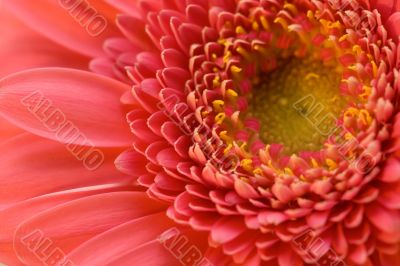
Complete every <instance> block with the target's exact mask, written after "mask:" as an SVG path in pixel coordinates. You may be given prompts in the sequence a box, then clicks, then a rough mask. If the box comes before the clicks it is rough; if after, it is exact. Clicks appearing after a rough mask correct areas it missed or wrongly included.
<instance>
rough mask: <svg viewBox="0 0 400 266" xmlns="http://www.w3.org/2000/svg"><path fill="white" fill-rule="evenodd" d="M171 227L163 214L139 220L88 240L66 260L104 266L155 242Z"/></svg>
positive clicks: (79, 263)
mask: <svg viewBox="0 0 400 266" xmlns="http://www.w3.org/2000/svg"><path fill="white" fill-rule="evenodd" d="M172 227H173V222H172V221H171V220H169V219H168V218H167V216H166V215H165V214H164V213H159V214H153V215H149V216H146V217H143V218H139V219H136V220H133V221H131V222H128V223H126V224H123V225H121V226H119V227H116V228H113V229H111V230H109V231H107V232H105V233H103V234H101V235H99V236H97V237H95V238H93V239H91V240H89V241H88V242H86V243H84V244H83V245H82V246H80V247H78V248H76V250H74V251H73V252H72V253H71V254H69V255H68V259H70V260H71V261H73V262H74V263H76V264H78V265H86V264H89V263H91V264H96V265H100V264H102V265H105V264H107V263H110V262H111V261H112V260H113V259H114V258H115V257H116V256H119V255H120V254H124V253H125V252H127V251H129V250H132V248H135V247H138V246H140V245H142V244H144V243H146V242H148V241H152V240H156V239H157V238H158V237H159V236H160V235H161V234H162V232H163V231H164V230H167V229H169V228H172ZM132 232H135V233H132Z"/></svg>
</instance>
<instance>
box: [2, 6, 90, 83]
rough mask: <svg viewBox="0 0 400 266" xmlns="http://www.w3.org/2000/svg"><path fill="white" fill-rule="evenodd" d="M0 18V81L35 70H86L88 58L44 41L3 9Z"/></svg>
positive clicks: (46, 40) (43, 38) (44, 39)
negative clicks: (61, 68)
mask: <svg viewBox="0 0 400 266" xmlns="http://www.w3.org/2000/svg"><path fill="white" fill-rule="evenodd" d="M0 17H1V23H0V36H1V38H0V58H1V60H2V62H3V63H2V65H1V68H0V78H2V77H5V76H6V75H10V74H12V73H15V72H18V71H22V70H26V69H29V68H35V67H73V68H76V69H87V68H88V64H89V58H87V57H85V56H82V55H80V54H78V53H75V52H73V51H70V50H69V49H66V48H65V47H62V46H60V45H58V44H56V43H55V42H52V41H50V40H48V39H46V38H45V37H43V36H41V35H40V34H39V33H37V32H35V31H33V30H32V29H30V28H28V27H27V26H26V25H24V24H23V23H22V22H20V21H18V20H17V19H16V18H15V17H14V16H13V15H11V14H9V12H7V11H6V10H5V9H4V8H0Z"/></svg>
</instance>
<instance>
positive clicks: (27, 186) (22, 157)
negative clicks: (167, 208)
mask: <svg viewBox="0 0 400 266" xmlns="http://www.w3.org/2000/svg"><path fill="white" fill-rule="evenodd" d="M74 148H76V151H80V154H84V156H83V157H80V156H74V153H73V152H72V150H69V148H68V146H65V145H63V144H60V143H57V142H55V141H52V140H47V139H43V138H40V137H37V136H33V135H30V134H23V135H21V136H19V137H16V138H14V139H12V140H10V141H8V142H6V143H4V144H2V145H0V209H3V208H5V207H7V206H10V205H11V204H13V203H17V202H19V201H21V200H25V199H28V198H32V197H35V196H40V195H44V194H48V193H52V192H57V191H62V190H67V189H74V188H79V187H85V186H93V185H101V184H112V183H124V182H125V183H128V182H129V181H130V180H131V178H129V177H128V176H126V175H124V174H121V173H120V172H118V171H117V170H116V169H115V167H114V159H115V157H116V156H118V153H119V152H120V151H119V150H118V149H102V150H100V149H98V150H97V151H98V153H99V155H101V156H103V157H96V158H98V161H97V162H94V163H95V164H96V165H94V164H93V166H96V167H97V168H96V169H94V168H92V169H91V168H88V167H87V166H90V165H86V163H90V162H89V160H91V154H95V153H96V150H94V149H93V148H91V147H80V146H74Z"/></svg>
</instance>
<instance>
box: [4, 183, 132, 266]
mask: <svg viewBox="0 0 400 266" xmlns="http://www.w3.org/2000/svg"><path fill="white" fill-rule="evenodd" d="M128 189H129V190H132V187H127V186H126V185H125V184H118V185H100V186H93V187H82V188H79V189H74V190H66V191H62V192H56V193H52V194H47V195H44V196H40V197H37V198H33V199H29V200H26V201H23V202H21V203H19V204H16V205H13V206H12V207H11V208H8V209H6V210H1V211H0V215H1V225H2V226H1V228H0V249H1V250H2V252H1V253H0V261H2V262H6V263H8V265H19V264H20V263H21V262H20V260H19V259H18V258H17V257H16V254H15V250H14V247H13V245H12V243H11V241H12V239H13V237H14V233H15V229H16V228H17V227H18V225H19V224H20V223H22V222H23V221H24V220H27V219H29V218H30V217H33V216H34V215H37V214H38V213H41V212H42V211H46V210H48V209H50V208H53V207H55V206H57V205H61V204H65V203H67V202H69V201H73V200H75V199H79V198H82V197H87V196H90V195H95V194H101V193H109V192H113V191H123V190H128Z"/></svg>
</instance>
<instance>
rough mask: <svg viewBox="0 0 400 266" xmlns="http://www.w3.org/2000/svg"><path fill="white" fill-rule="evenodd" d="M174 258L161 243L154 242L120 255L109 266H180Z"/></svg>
mask: <svg viewBox="0 0 400 266" xmlns="http://www.w3.org/2000/svg"><path fill="white" fill-rule="evenodd" d="M178 263H179V260H178V259H177V258H176V257H174V256H173V255H172V254H171V252H170V251H168V249H166V248H165V247H164V246H163V245H162V244H160V242H159V241H157V240H153V241H150V242H148V243H146V244H144V245H142V246H139V247H133V248H132V250H131V251H130V252H129V253H127V254H119V256H117V257H115V258H114V260H113V261H112V262H111V263H110V264H107V266H125V265H154V266H156V265H179V264H178Z"/></svg>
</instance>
